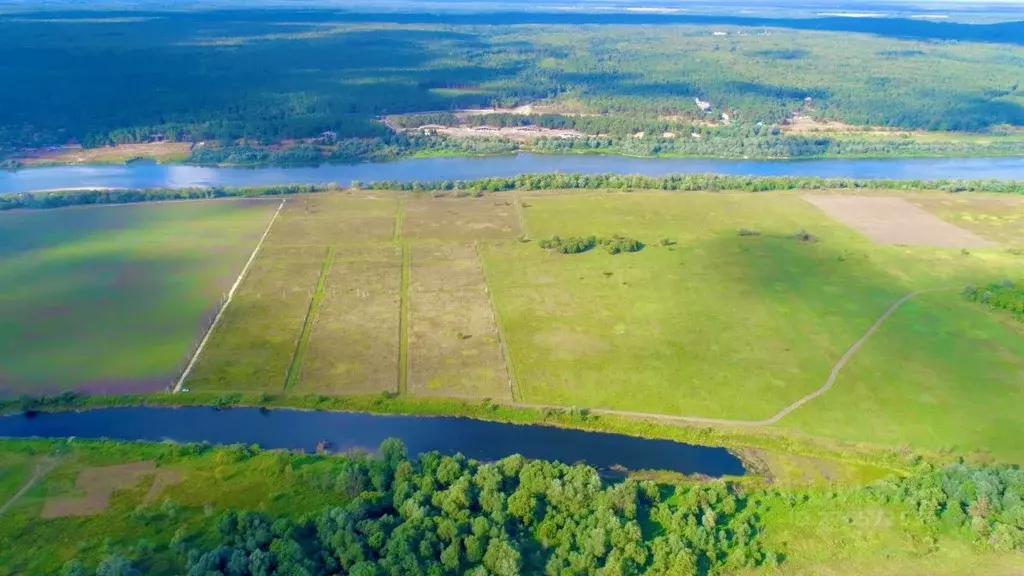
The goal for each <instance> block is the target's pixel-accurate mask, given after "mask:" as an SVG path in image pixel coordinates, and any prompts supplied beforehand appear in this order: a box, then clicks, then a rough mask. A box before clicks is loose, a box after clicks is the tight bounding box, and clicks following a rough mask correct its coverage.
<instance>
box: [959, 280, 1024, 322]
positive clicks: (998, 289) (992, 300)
mask: <svg viewBox="0 0 1024 576" xmlns="http://www.w3.org/2000/svg"><path fill="white" fill-rule="evenodd" d="M963 296H964V298H966V299H968V300H970V301H972V302H978V303H980V304H985V305H987V306H988V307H989V308H991V309H993V310H1006V311H1007V312H1010V313H1011V314H1013V315H1014V316H1016V317H1017V318H1021V319H1024V290H1021V289H1020V288H1018V287H1016V286H1014V284H1013V282H1010V281H1009V280H1004V281H1003V282H1000V283H997V284H989V285H987V286H982V287H980V288H979V287H975V286H967V287H966V288H964V291H963Z"/></svg>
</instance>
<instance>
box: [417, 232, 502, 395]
mask: <svg viewBox="0 0 1024 576" xmlns="http://www.w3.org/2000/svg"><path fill="white" fill-rule="evenodd" d="M408 387H409V392H411V393H413V394H420V395H426V396H447V397H452V396H456V397H476V398H494V399H499V398H500V399H505V400H511V399H512V393H511V390H510V387H509V376H508V373H507V371H506V367H505V361H504V357H503V355H502V351H501V340H500V336H499V333H498V327H497V323H496V322H495V318H494V311H493V309H492V307H491V301H490V295H489V294H488V291H487V283H486V280H485V278H484V273H483V268H482V267H481V266H480V262H479V261H478V259H477V255H476V250H475V249H474V248H473V247H472V246H471V245H464V244H463V245H454V244H436V245H432V244H423V245H416V246H414V247H413V251H412V267H411V273H410V288H409V382H408Z"/></svg>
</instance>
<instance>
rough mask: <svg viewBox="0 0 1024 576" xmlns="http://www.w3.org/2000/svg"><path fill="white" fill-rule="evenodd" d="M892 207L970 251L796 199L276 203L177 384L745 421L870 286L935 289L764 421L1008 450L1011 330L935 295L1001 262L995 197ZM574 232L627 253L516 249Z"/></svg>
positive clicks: (847, 333)
mask: <svg viewBox="0 0 1024 576" xmlns="http://www.w3.org/2000/svg"><path fill="white" fill-rule="evenodd" d="M861 193H862V194H865V195H873V194H874V192H872V191H863V192H861ZM911 199H912V203H913V204H914V205H916V206H918V207H921V208H924V209H925V210H926V211H927V212H925V213H917V216H916V217H917V220H915V222H917V223H918V224H917V226H921V224H920V223H921V217H922V216H923V217H924V218H930V216H928V214H932V215H934V216H935V217H937V218H941V219H944V220H946V221H947V222H949V223H952V224H955V225H960V226H962V227H963V228H965V229H967V230H970V231H973V232H975V233H976V234H978V235H980V236H982V237H983V238H984V239H987V240H989V241H991V242H994V243H995V244H994V246H993V247H990V248H985V249H974V248H972V249H970V250H959V249H955V248H938V247H933V246H929V245H928V244H929V243H930V242H938V241H939V240H941V238H937V237H935V232H934V230H936V228H934V227H932V228H928V227H927V226H925V227H924V228H922V230H924V229H925V228H928V230H931V231H930V232H928V230H925V232H922V234H924V235H923V236H921V240H920V242H915V243H916V244H919V245H914V246H906V245H898V244H897V245H883V244H877V243H876V242H875V241H873V240H870V239H869V238H868V237H867V236H866V235H865V234H866V232H862V231H859V230H856V229H854V228H850V227H847V226H845V225H843V224H840V223H839V222H837V221H835V220H834V219H833V218H832V217H830V216H829V215H828V214H826V213H825V212H823V211H822V210H821V209H819V208H817V207H816V206H815V205H812V204H811V203H810V202H808V201H807V200H806V199H805V198H804V197H802V196H800V195H799V194H796V193H773V194H767V193H766V194H742V193H739V194H728V193H718V194H672V193H660V192H633V193H608V192H592V193H566V194H559V193H537V194H527V195H523V196H522V197H517V196H512V195H501V194H498V195H488V196H485V197H483V198H429V197H426V196H419V195H410V196H405V197H400V198H399V197H396V196H394V195H386V194H367V193H345V194H330V195H320V196H310V197H298V198H294V199H292V200H290V201H289V203H288V204H287V206H286V208H285V210H284V211H283V212H282V214H281V217H280V219H279V220H278V222H277V223H276V224H275V226H274V229H273V230H272V231H271V233H270V235H269V237H268V240H267V242H266V243H265V245H264V250H263V252H262V253H261V254H260V255H259V257H258V258H257V260H256V263H255V264H254V266H253V268H252V270H251V273H250V276H249V278H248V279H247V280H246V282H245V283H244V284H243V286H242V288H241V290H240V291H239V293H238V295H237V296H236V301H235V302H234V303H233V304H232V306H231V307H230V308H229V310H228V313H227V315H226V316H225V318H224V320H223V323H222V324H221V325H220V326H219V327H218V329H217V330H216V331H215V333H214V335H213V338H212V339H211V342H210V344H209V346H208V348H207V350H206V351H205V353H204V354H203V356H202V357H201V359H200V362H199V364H198V366H197V369H196V371H195V373H194V374H193V376H192V378H191V379H190V380H189V382H188V383H187V386H189V387H190V388H191V389H193V390H208V391H216V390H220V391H229V392H236V391H237V392H246V391H265V392H271V393H280V392H287V393H292V394H310V393H312V394H328V395H335V394H342V395H344V394H373V393H377V392H398V393H401V394H411V395H414V396H429V397H443V398H490V399H494V400H504V401H509V400H514V401H517V402H523V403H527V404H539V405H558V406H578V407H588V408H606V409H616V410H625V411H632V412H644V413H655V414H666V415H675V416H697V417H704V418H723V419H730V420H762V419H765V418H768V417H770V416H772V415H774V414H775V413H777V412H778V411H780V410H782V409H783V408H785V407H786V406H788V405H790V404H792V403H793V402H795V401H797V400H798V399H800V398H802V397H803V396H805V395H807V394H809V393H811V392H813V391H815V390H817V389H818V388H819V387H821V386H822V385H823V384H824V382H825V380H826V378H827V376H828V374H829V371H830V370H831V368H832V367H833V365H834V364H835V363H836V361H837V360H838V359H839V358H840V357H841V356H842V355H843V354H844V353H845V352H846V350H847V349H848V348H849V347H850V346H851V344H852V343H853V342H855V341H856V340H857V339H858V338H860V337H861V336H862V335H863V334H864V333H865V331H866V330H867V329H868V328H869V327H870V326H871V325H872V324H873V323H874V322H875V321H876V320H877V319H878V318H879V316H880V315H881V314H882V313H883V312H884V311H885V310H886V309H887V308H888V307H889V306H890V305H891V304H892V303H893V302H894V301H896V300H897V299H899V298H901V297H902V296H904V295H906V294H907V293H909V292H912V291H915V290H921V289H935V288H943V289H946V290H944V291H938V292H930V293H927V294H923V295H921V296H919V297H917V298H915V299H913V300H911V301H909V302H908V303H906V304H905V305H904V306H903V307H902V308H900V309H898V310H897V311H896V312H895V313H894V314H893V316H892V317H891V318H890V319H889V320H888V322H887V323H886V324H884V325H883V326H882V327H881V329H880V330H879V331H878V332H877V333H876V334H875V335H874V336H873V337H872V339H870V340H868V341H867V343H866V344H865V345H864V346H863V348H862V349H861V350H860V351H859V352H858V353H857V354H856V355H855V356H854V357H853V358H852V360H851V362H850V363H849V364H848V365H847V366H846V367H845V369H844V370H843V371H842V372H841V373H840V374H839V377H838V378H837V380H836V383H835V387H834V389H833V390H831V391H830V392H828V393H827V394H826V395H825V396H824V397H823V398H819V399H816V400H814V401H812V402H810V403H809V404H807V405H805V406H803V407H801V408H800V409H798V410H797V411H796V412H794V413H793V414H791V415H789V416H787V417H785V418H784V419H783V420H781V421H780V422H779V423H778V424H777V425H776V426H777V427H778V429H779V430H780V431H783V432H799V433H807V434H811V435H814V436H817V437H827V438H831V439H836V440H842V441H847V442H863V441H867V442H875V443H878V444H883V445H888V446H899V445H903V444H910V445H912V446H914V447H918V448H922V449H928V450H940V449H948V448H951V447H954V446H955V447H957V448H959V449H961V450H968V451H969V450H983V449H987V450H991V451H992V453H993V454H994V455H995V456H996V457H999V458H1010V459H1014V460H1018V461H1019V460H1024V452H1022V451H1021V448H1020V445H1019V443H1018V442H1016V441H1015V437H1016V434H1015V432H1014V430H1015V426H1014V418H1015V414H1016V413H1017V412H1019V411H1020V410H1021V409H1022V408H1024V395H1022V392H1021V390H1020V387H1019V382H1020V378H1021V375H1022V374H1024V347H1022V346H1020V345H1018V344H1017V343H1018V342H1020V341H1021V338H1020V336H1021V334H1022V329H1021V327H1020V326H1019V325H1018V324H1017V323H1015V322H1012V321H1010V320H1008V319H1006V318H1003V317H1000V316H999V315H998V314H994V313H991V312H989V311H987V310H984V309H982V308H979V307H976V306H972V305H969V304H967V303H964V302H961V300H960V297H959V295H958V289H959V288H961V287H962V286H964V285H966V284H970V283H975V284H978V283H984V282H989V281H998V280H1001V279H1003V278H1010V279H1020V278H1021V276H1022V275H1024V274H1022V272H1024V259H1022V258H1021V257H1020V256H1018V255H1017V254H1016V252H1015V251H1013V250H1010V248H1012V247H1013V246H1015V245H1016V244H1015V242H1016V239H1017V238H1024V226H1021V225H1020V222H1022V221H1024V220H1020V219H1017V218H1016V212H1015V211H1016V210H1018V209H1019V208H1018V206H1019V205H1018V204H1013V203H1012V202H1011V201H1010V200H1008V199H1004V198H995V197H990V196H983V195H977V196H974V195H970V196H964V195H958V196H955V197H954V196H949V195H938V194H935V195H930V194H920V195H915V196H913V197H912V198H911ZM878 206H881V205H878ZM885 206H888V204H885ZM908 207H909V208H912V206H909V205H908ZM868 216H870V214H868ZM882 216H883V215H881V214H880V216H879V218H880V219H881V220H879V222H880V224H879V225H881V223H882V222H883V220H884V219H882ZM862 219H863V217H862ZM869 220H870V218H869ZM858 225H863V226H872V225H874V224H873V223H872V222H870V221H868V222H862V223H861V224H858ZM885 225H886V226H890V229H892V228H891V227H892V226H896V227H900V226H904V228H906V226H905V225H903V224H901V223H900V222H889V223H887V224H885ZM740 229H747V230H748V231H750V232H748V233H746V234H740V233H739V232H738V231H739V230H740ZM939 229H940V230H941V228H939ZM799 230H803V231H805V232H806V234H805V235H804V236H798V235H797V234H796V232H797V231H799ZM527 231H528V233H529V235H530V237H531V238H532V240H524V239H523V238H522V235H523V234H524V233H526V232H527ZM903 231H904V232H905V231H906V230H903ZM754 232H756V234H755V233H754ZM875 232H876V233H877V230H876V231H875ZM590 234H597V235H600V236H611V235H614V234H621V235H624V236H628V237H632V238H636V239H638V240H640V241H642V242H644V243H645V244H646V247H645V248H644V249H643V250H641V251H640V252H636V253H627V254H618V255H611V254H609V253H607V251H605V250H603V249H601V248H600V247H599V248H597V249H595V250H591V251H589V252H586V253H583V254H576V255H561V254H557V253H553V252H550V251H546V250H543V249H542V248H541V247H540V246H539V241H540V240H541V239H544V238H547V237H550V236H553V235H559V236H562V237H569V236H586V235H590ZM929 234H931V236H929ZM884 236H885V234H884V233H883V234H882V237H884ZM907 237H908V236H906V235H905V234H904V235H903V236H900V238H907ZM909 237H914V236H913V234H911V236H909ZM329 253H330V254H331V256H330V258H329V259H328V254H329ZM321 273H323V274H325V275H324V276H323V277H322V278H321ZM318 290H320V291H319V292H318ZM289 374H291V376H290V377H289ZM979 382H984V384H985V385H984V386H983V387H979V386H978V383H979Z"/></svg>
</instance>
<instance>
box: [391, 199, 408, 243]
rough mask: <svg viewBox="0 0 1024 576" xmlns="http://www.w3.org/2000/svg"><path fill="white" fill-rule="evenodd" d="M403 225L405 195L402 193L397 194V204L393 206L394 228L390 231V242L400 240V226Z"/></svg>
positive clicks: (402, 226)
mask: <svg viewBox="0 0 1024 576" xmlns="http://www.w3.org/2000/svg"><path fill="white" fill-rule="evenodd" d="M404 227H405V196H403V195H402V194H399V195H398V200H397V205H396V206H395V228H394V230H392V232H391V241H392V242H401V241H402V228H404Z"/></svg>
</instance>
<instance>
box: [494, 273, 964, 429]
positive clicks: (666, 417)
mask: <svg viewBox="0 0 1024 576" xmlns="http://www.w3.org/2000/svg"><path fill="white" fill-rule="evenodd" d="M951 289H952V288H948V287H947V288H928V289H925V290H915V291H914V292H911V293H909V294H906V295H904V296H903V297H902V298H900V299H899V300H897V301H895V302H893V303H892V305H890V306H889V308H888V309H887V310H886V311H885V312H884V313H883V314H882V315H881V316H879V317H878V320H875V323H874V324H872V325H871V327H870V328H868V329H867V331H866V332H865V333H864V334H863V335H862V336H861V337H860V339H858V340H857V341H856V342H854V343H853V344H852V345H850V347H849V348H848V349H847V350H846V353H844V354H843V355H842V357H840V358H839V361H837V362H836V363H835V364H834V365H833V366H832V370H831V371H830V372H829V375H828V378H827V379H826V380H825V383H824V384H823V385H822V386H821V387H820V388H818V389H817V390H815V391H813V392H811V393H810V394H807V395H806V396H803V397H802V398H800V399H798V400H797V401H796V402H793V403H792V404H790V405H789V406H786V407H785V408H783V409H782V410H779V411H778V412H777V413H775V415H773V416H771V417H769V418H765V419H764V420H728V419H725V418H701V417H698V416H672V415H670V414H653V413H650V412H630V411H628V410H613V409H610V408H588V410H589V411H590V412H591V413H593V414H603V415H608V416H625V417H628V418H642V419H645V420H661V421H667V422H679V423H683V424H711V425H718V426H750V427H753V426H771V425H772V424H777V423H778V422H779V421H780V420H782V419H783V418H785V417H786V416H788V415H789V414H791V413H792V412H793V411H795V410H796V409H797V408H800V407H801V406H803V405H804V404H806V403H808V402H810V401H811V400H814V399H815V398H817V397H819V396H821V395H823V394H824V393H826V392H828V391H829V390H830V389H832V386H834V385H835V383H836V378H837V377H838V376H839V372H840V371H841V370H842V369H843V367H844V366H846V364H847V362H849V361H850V360H851V359H852V358H853V357H854V355H855V354H856V353H857V351H858V350H860V348H861V346H863V345H864V344H865V343H866V342H867V341H868V340H869V339H870V338H871V336H872V335H874V333H875V332H877V331H878V329H879V328H881V327H882V324H885V321H886V320H888V319H889V317H890V316H892V315H893V314H894V313H895V312H896V310H898V309H899V307H900V306H902V305H903V304H904V303H905V302H907V301H908V300H910V299H911V298H914V297H915V296H918V295H920V294H924V293H926V292H937V291H940V290H951ZM512 406H514V407H518V408H533V409H554V410H564V409H565V406H553V405H547V404H526V403H518V402H513V403H512Z"/></svg>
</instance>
